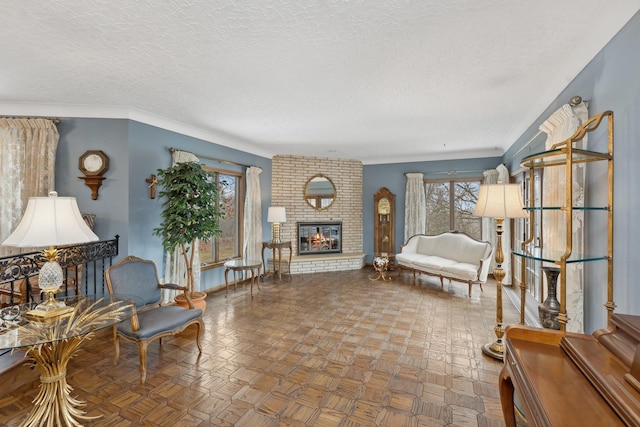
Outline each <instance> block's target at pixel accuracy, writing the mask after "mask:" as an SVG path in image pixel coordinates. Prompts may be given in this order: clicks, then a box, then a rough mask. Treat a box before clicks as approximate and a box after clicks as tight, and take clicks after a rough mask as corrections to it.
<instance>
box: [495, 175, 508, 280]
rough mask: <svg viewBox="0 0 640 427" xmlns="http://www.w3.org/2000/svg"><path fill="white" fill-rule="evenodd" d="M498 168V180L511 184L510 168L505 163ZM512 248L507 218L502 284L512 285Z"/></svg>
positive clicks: (503, 225) (504, 234)
mask: <svg viewBox="0 0 640 427" xmlns="http://www.w3.org/2000/svg"><path fill="white" fill-rule="evenodd" d="M496 170H497V171H498V182H501V183H503V184H509V182H510V176H509V169H507V167H506V166H505V165H499V166H498V167H497V168H496ZM494 248H495V246H494ZM511 249H512V248H511V220H510V219H508V218H507V219H505V220H504V222H503V223H502V250H503V252H504V261H503V262H502V269H503V270H504V272H505V276H504V279H503V280H502V284H503V285H507V286H508V285H511Z"/></svg>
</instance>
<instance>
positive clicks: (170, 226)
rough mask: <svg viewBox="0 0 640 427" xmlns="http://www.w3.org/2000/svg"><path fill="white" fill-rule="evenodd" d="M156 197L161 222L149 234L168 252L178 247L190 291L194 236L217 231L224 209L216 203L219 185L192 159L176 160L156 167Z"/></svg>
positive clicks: (203, 236)
mask: <svg viewBox="0 0 640 427" xmlns="http://www.w3.org/2000/svg"><path fill="white" fill-rule="evenodd" d="M157 174H158V179H159V181H160V186H161V189H160V192H159V197H160V199H163V200H164V201H163V203H162V208H163V210H162V223H161V224H160V226H159V227H157V228H155V229H154V230H153V234H154V235H156V236H160V237H161V238H162V246H163V247H164V249H165V250H166V251H167V252H169V253H172V254H173V253H175V251H176V250H177V249H178V248H179V249H180V254H181V255H182V256H183V257H184V261H185V265H186V266H187V283H186V286H187V288H188V292H189V295H191V294H193V261H194V254H195V245H196V244H197V241H198V240H206V239H211V238H215V237H218V236H219V235H220V219H221V218H222V217H223V216H224V211H223V209H222V206H221V204H220V189H219V188H218V184H217V183H216V182H215V180H214V179H213V177H212V176H211V174H209V173H208V172H207V171H205V170H204V169H202V167H201V165H200V164H198V163H195V162H184V163H177V164H175V165H173V166H172V167H170V168H167V169H158V173H157Z"/></svg>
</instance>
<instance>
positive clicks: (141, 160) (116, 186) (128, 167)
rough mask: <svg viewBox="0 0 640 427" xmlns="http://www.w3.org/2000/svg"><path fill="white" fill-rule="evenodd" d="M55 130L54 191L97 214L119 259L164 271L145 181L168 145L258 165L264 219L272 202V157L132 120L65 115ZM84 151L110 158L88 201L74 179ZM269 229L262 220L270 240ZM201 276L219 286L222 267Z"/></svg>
mask: <svg viewBox="0 0 640 427" xmlns="http://www.w3.org/2000/svg"><path fill="white" fill-rule="evenodd" d="M59 131H60V143H59V145H58V152H57V157H56V186H57V190H58V192H59V193H60V195H65V196H75V197H76V198H77V200H78V206H79V207H80V210H81V211H83V212H89V213H94V214H96V216H97V217H96V227H95V232H96V234H97V235H98V237H99V238H100V239H101V240H104V239H111V238H113V237H114V236H115V235H116V234H117V235H119V236H120V255H119V257H118V258H122V257H124V256H126V255H130V254H131V255H136V256H140V257H142V258H147V259H151V260H153V261H154V262H155V263H156V265H157V266H158V270H159V274H161V275H162V274H163V264H164V259H163V250H162V244H161V239H160V238H159V237H157V236H154V235H153V229H154V228H155V227H157V226H158V225H159V224H160V221H161V216H160V212H161V204H162V201H161V200H160V199H159V198H157V197H156V199H153V200H152V199H150V198H149V184H148V183H147V182H146V181H145V180H146V179H147V178H149V176H150V175H151V174H155V173H156V172H157V169H159V168H166V167H169V166H170V165H171V153H170V152H169V148H170V147H173V148H177V149H180V150H184V151H190V152H193V153H195V154H196V155H201V163H203V164H206V165H209V166H213V167H220V168H224V169H227V170H237V171H240V170H244V168H243V167H241V166H233V165H229V164H226V163H220V162H216V161H213V160H209V159H206V158H204V157H203V156H208V157H214V158H218V159H224V160H228V161H232V162H236V163H240V164H245V165H253V166H258V167H260V168H262V170H263V172H262V174H261V175H260V192H261V196H262V209H263V217H264V218H266V215H267V208H268V206H269V205H270V201H271V160H270V159H265V158H264V157H260V156H255V155H252V154H248V153H245V152H242V151H238V150H234V149H232V148H229V147H224V146H221V145H218V144H212V143H210V142H207V141H203V140H200V139H197V138H192V137H189V136H186V135H181V134H179V133H175V132H171V131H167V130H163V129H160V128H157V127H154V126H150V125H146V124H142V123H139V122H135V121H130V120H117V119H77V118H65V119H63V120H62V122H61V124H60V126H59ZM86 150H102V151H104V152H105V153H106V154H107V155H108V156H109V170H108V171H107V172H106V173H105V175H104V176H105V177H106V179H105V181H104V183H103V185H102V187H101V188H100V194H99V197H98V200H92V199H91V192H90V190H89V188H88V187H86V186H85V184H84V181H83V180H81V179H79V178H78V177H79V176H81V173H80V171H79V170H78V158H79V157H80V155H82V153H84V152H85V151H86ZM269 232H270V228H269V227H268V224H265V226H264V227H263V236H262V237H263V239H267V238H269V235H270V234H269ZM201 280H202V288H203V289H211V288H215V287H218V286H219V285H221V284H223V283H224V277H223V271H222V268H216V269H212V270H207V271H205V272H203V274H202V279H201Z"/></svg>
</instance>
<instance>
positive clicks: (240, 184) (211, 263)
mask: <svg viewBox="0 0 640 427" xmlns="http://www.w3.org/2000/svg"><path fill="white" fill-rule="evenodd" d="M202 168H203V169H204V170H206V171H207V172H209V173H210V174H211V175H212V176H214V177H215V179H216V182H219V179H220V175H231V176H235V177H236V178H237V182H236V195H235V198H236V206H237V213H236V217H237V218H236V227H237V230H238V232H237V235H236V236H235V238H236V239H237V240H236V245H235V246H236V247H237V251H238V253H236V254H234V255H233V256H232V257H226V258H224V259H220V242H219V240H218V239H217V238H214V239H213V244H212V253H213V260H208V261H203V260H202V258H201V259H200V270H201V271H204V270H210V269H213V268H216V267H221V266H222V265H224V263H225V262H226V261H228V260H229V259H236V258H242V251H243V244H244V203H245V179H246V173H245V172H244V171H233V170H229V169H222V168H218V167H213V166H207V165H202Z"/></svg>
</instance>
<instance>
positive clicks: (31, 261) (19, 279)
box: [0, 235, 119, 306]
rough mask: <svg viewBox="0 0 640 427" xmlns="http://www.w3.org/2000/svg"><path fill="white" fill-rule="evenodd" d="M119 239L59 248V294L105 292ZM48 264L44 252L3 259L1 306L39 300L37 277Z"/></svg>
mask: <svg viewBox="0 0 640 427" xmlns="http://www.w3.org/2000/svg"><path fill="white" fill-rule="evenodd" d="M118 242H119V236H117V235H116V237H115V239H112V240H101V241H99V242H92V243H86V244H82V245H74V246H65V247H61V248H58V263H59V264H60V266H61V267H62V271H63V276H64V282H63V286H62V288H61V290H60V293H59V295H61V296H70V295H78V294H85V295H87V294H92V295H102V294H104V293H106V286H105V280H104V272H105V271H106V269H107V268H109V266H111V264H112V263H113V258H114V257H115V256H117V255H118ZM45 262H46V259H45V258H44V256H43V254H42V252H29V253H22V254H17V255H8V256H4V257H0V306H7V305H15V304H22V303H26V302H31V301H36V300H40V298H41V296H40V292H39V289H38V287H37V277H38V273H39V272H40V268H41V267H42V265H43V264H44V263H45Z"/></svg>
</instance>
